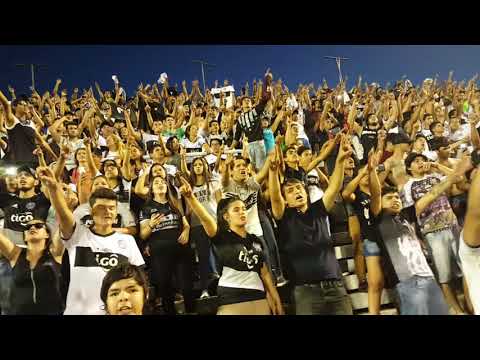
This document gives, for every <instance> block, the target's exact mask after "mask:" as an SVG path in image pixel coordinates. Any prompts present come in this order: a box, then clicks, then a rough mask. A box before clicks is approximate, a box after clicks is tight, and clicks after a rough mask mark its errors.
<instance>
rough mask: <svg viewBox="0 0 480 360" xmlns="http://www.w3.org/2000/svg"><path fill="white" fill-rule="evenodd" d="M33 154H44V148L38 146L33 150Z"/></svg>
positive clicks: (39, 155)
mask: <svg viewBox="0 0 480 360" xmlns="http://www.w3.org/2000/svg"><path fill="white" fill-rule="evenodd" d="M32 154H33V155H35V156H38V157H41V156H43V150H42V148H40V147H37V148H35V150H33V153H32Z"/></svg>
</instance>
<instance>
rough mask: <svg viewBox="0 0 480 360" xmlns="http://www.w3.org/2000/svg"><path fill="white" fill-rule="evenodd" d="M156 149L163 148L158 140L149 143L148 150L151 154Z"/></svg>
mask: <svg viewBox="0 0 480 360" xmlns="http://www.w3.org/2000/svg"><path fill="white" fill-rule="evenodd" d="M156 147H161V145H160V143H159V142H158V141H157V140H150V141H147V150H148V152H149V153H151V152H152V151H153V149H155V148H156Z"/></svg>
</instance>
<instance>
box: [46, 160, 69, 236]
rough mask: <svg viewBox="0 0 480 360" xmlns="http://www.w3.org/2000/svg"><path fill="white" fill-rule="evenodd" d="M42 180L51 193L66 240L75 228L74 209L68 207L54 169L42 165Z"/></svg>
mask: <svg viewBox="0 0 480 360" xmlns="http://www.w3.org/2000/svg"><path fill="white" fill-rule="evenodd" d="M38 173H39V175H40V181H41V182H42V184H44V185H45V187H46V188H47V189H48V192H49V193H50V201H51V203H52V206H53V208H54V209H55V211H56V213H57V218H58V222H59V227H60V231H61V234H62V237H63V239H64V240H69V239H70V238H71V237H72V235H73V231H74V230H75V219H74V217H73V214H72V211H71V210H70V209H69V208H68V205H67V202H66V201H65V196H64V194H63V190H62V186H61V185H60V183H59V182H58V181H57V180H56V179H55V175H54V173H53V171H52V170H51V169H50V168H48V167H42V168H40V169H39V170H38Z"/></svg>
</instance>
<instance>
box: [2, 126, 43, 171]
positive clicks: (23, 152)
mask: <svg viewBox="0 0 480 360" xmlns="http://www.w3.org/2000/svg"><path fill="white" fill-rule="evenodd" d="M7 133H8V154H7V156H6V160H9V161H15V162H19V161H22V162H29V163H31V162H35V161H36V158H35V157H34V156H33V154H32V153H33V151H34V150H35V147H36V145H35V130H34V129H33V128H32V127H31V126H29V125H22V124H20V123H17V124H16V125H15V126H14V127H13V129H11V130H7Z"/></svg>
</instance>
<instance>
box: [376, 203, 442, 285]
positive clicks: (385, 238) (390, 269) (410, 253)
mask: <svg viewBox="0 0 480 360" xmlns="http://www.w3.org/2000/svg"><path fill="white" fill-rule="evenodd" d="M373 226H374V229H376V232H377V236H376V240H375V241H376V242H377V244H378V246H379V248H380V251H381V255H382V266H383V269H384V273H385V280H386V281H385V284H386V287H393V286H395V285H396V284H397V283H398V282H400V281H406V280H408V279H410V278H412V277H413V276H421V277H433V273H432V270H431V269H430V267H429V265H428V263H427V260H426V258H425V255H424V253H423V250H422V247H421V245H420V241H419V240H418V237H417V236H416V234H415V229H414V228H413V226H412V225H411V224H409V222H408V221H407V220H406V219H405V218H403V217H402V216H401V215H397V216H394V215H390V214H387V213H384V212H382V213H380V214H379V215H378V216H377V217H376V218H375V219H374V221H373Z"/></svg>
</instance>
